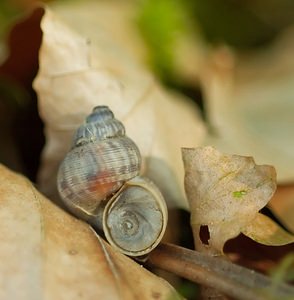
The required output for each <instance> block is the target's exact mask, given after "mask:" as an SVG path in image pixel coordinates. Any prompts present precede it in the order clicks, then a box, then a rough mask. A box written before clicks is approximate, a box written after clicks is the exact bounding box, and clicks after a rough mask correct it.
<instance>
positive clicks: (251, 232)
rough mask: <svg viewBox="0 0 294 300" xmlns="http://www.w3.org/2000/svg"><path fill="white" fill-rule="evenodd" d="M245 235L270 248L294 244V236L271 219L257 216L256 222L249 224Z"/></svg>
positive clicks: (244, 231) (260, 215)
mask: <svg viewBox="0 0 294 300" xmlns="http://www.w3.org/2000/svg"><path fill="white" fill-rule="evenodd" d="M243 233H244V234H245V235H247V236H248V237H250V238H251V239H253V240H254V241H256V242H258V243H261V244H264V245H268V246H282V245H287V244H291V243H293V242H294V236H293V235H292V234H290V233H288V232H286V231H285V230H284V229H282V228H281V227H280V226H279V225H278V224H277V223H275V222H274V221H273V220H272V219H270V218H269V217H267V216H265V215H263V214H259V213H258V214H256V216H255V218H254V220H252V222H251V223H249V224H248V225H247V226H246V228H245V229H243Z"/></svg>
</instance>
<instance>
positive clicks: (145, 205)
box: [103, 177, 167, 256]
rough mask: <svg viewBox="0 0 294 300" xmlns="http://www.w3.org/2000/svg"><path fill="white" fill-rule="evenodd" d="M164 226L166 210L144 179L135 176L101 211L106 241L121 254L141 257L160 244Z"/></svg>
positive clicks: (152, 184)
mask: <svg viewBox="0 0 294 300" xmlns="http://www.w3.org/2000/svg"><path fill="white" fill-rule="evenodd" d="M166 225H167V207H166V204H165V201H164V199H163V197H162V195H161V193H160V191H159V190H158V188H157V187H156V186H155V184H154V183H152V182H151V181H150V180H148V179H147V178H142V177H135V178H134V179H132V180H130V181H128V182H126V184H125V185H124V186H123V187H122V188H121V190H119V192H118V193H117V194H116V195H114V197H113V198H112V199H110V201H109V202H108V203H107V205H106V207H105V209H104V212H103V231H104V234H105V236H106V238H107V240H108V242H109V243H110V244H111V245H113V246H114V247H116V248H117V249H119V250H120V251H121V252H122V253H124V254H126V255H130V256H142V255H145V254H147V253H149V252H150V251H151V250H153V249H154V248H155V247H156V246H157V245H158V244H159V242H160V241H161V239H162V237H163V235H164V232H165V228H166Z"/></svg>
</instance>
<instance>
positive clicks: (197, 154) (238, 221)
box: [182, 147, 276, 251]
mask: <svg viewBox="0 0 294 300" xmlns="http://www.w3.org/2000/svg"><path fill="white" fill-rule="evenodd" d="M182 153H183V160H184V166H185V190H186V194H187V197H188V200H189V204H190V210H191V223H192V227H193V226H196V227H199V226H200V225H207V226H208V228H209V233H210V240H209V244H210V245H211V246H212V247H214V248H216V249H218V250H220V251H222V248H223V245H224V243H225V242H226V241H227V240H228V239H231V238H233V237H235V236H237V235H238V234H239V233H240V232H241V231H242V230H243V228H245V227H246V226H247V225H248V224H249V223H250V222H251V221H252V220H253V219H254V218H255V215H256V213H257V212H258V211H259V210H260V209H261V208H262V207H264V206H265V205H266V204H267V203H268V201H269V200H270V198H271V197H272V195H273V193H274V191H275V189H276V181H275V180H276V173H275V169H274V168H273V167H271V166H266V165H262V166H259V165H256V164H255V163H254V160H253V159H252V158H251V157H244V156H238V155H225V154H222V153H220V152H218V151H217V150H216V149H214V148H212V147H199V148H196V149H183V150H182Z"/></svg>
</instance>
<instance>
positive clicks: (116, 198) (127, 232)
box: [57, 106, 167, 257]
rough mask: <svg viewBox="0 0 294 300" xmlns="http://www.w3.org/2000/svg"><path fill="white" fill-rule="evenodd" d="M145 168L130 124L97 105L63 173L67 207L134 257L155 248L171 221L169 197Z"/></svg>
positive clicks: (61, 190)
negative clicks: (128, 127) (146, 174)
mask: <svg viewBox="0 0 294 300" xmlns="http://www.w3.org/2000/svg"><path fill="white" fill-rule="evenodd" d="M140 168H141V154H140V151H139V149H138V147H137V146H136V144H135V143H134V142H133V141H132V140H131V139H130V138H129V137H127V136H126V134H125V128H124V125H123V124H122V123H121V122H120V121H118V120H117V119H116V118H115V117H114V114H113V113H112V111H111V110H110V109H109V108H108V107H107V106H97V107H95V108H94V109H93V111H92V113H91V114H90V115H89V116H88V117H87V118H86V120H85V122H84V124H82V125H81V126H80V127H79V128H78V129H77V131H76V132H75V134H74V137H73V143H72V147H71V149H70V151H69V152H68V153H67V155H66V156H65V158H64V160H63V161H62V163H61V165H60V167H59V170H58V175H57V187H58V191H59V194H60V197H61V199H62V200H63V202H64V204H65V205H66V206H67V208H68V209H69V210H70V211H71V212H72V213H73V214H74V215H76V216H77V217H79V218H81V219H83V220H85V221H87V222H89V223H90V224H91V225H92V226H93V227H94V228H95V229H98V230H100V231H103V233H104V235H105V237H106V239H107V241H108V242H109V243H110V244H111V245H112V246H113V247H115V248H116V249H118V250H119V251H120V252H122V253H124V254H126V255H129V256H134V257H137V256H143V255H145V254H148V253H149V252H150V251H151V250H153V249H154V248H155V247H156V246H157V245H158V244H159V242H160V241H161V239H162V237H163V235H164V232H165V228H166V225H167V207H166V203H165V201H164V199H163V196H162V195H161V192H160V191H159V189H158V188H157V187H156V186H155V184H154V183H153V182H151V180H149V179H148V178H145V177H141V176H140V175H139V174H140Z"/></svg>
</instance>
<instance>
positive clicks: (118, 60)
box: [34, 9, 205, 207]
mask: <svg viewBox="0 0 294 300" xmlns="http://www.w3.org/2000/svg"><path fill="white" fill-rule="evenodd" d="M67 13H68V12H67ZM66 15H68V14H66ZM74 22H75V26H76V29H77V30H79V18H78V15H77V18H75V20H74ZM81 27H82V26H81ZM41 28H42V31H43V41H42V44H41V49H40V57H39V62H40V69H39V73H38V76H37V78H36V79H35V82H34V88H35V90H36V91H37V94H38V99H39V112H40V115H41V117H42V119H43V121H44V122H45V134H46V140H47V144H46V147H45V149H44V152H43V156H42V167H41V170H40V174H39V183H40V187H41V190H42V191H44V192H45V194H46V195H50V197H52V198H55V199H56V198H57V196H56V173H57V168H58V165H59V163H60V161H61V160H62V158H63V157H64V156H65V154H66V152H67V151H68V150H69V147H70V142H71V138H72V135H73V132H74V130H75V129H76V128H77V127H78V126H79V125H80V124H81V123H82V122H83V119H84V118H85V116H86V115H87V114H89V113H90V112H91V111H92V108H93V107H94V106H97V105H103V104H104V105H108V106H109V107H110V108H111V110H113V112H114V114H115V115H116V117H117V119H119V120H121V121H122V122H123V123H124V125H125V127H126V131H127V134H128V136H130V137H131V138H132V139H133V140H134V141H135V142H136V143H137V145H138V147H139V149H140V151H141V153H142V156H143V160H144V163H143V173H144V175H147V176H148V177H150V178H151V179H152V180H153V181H154V182H155V183H157V184H158V186H159V187H160V188H161V190H162V192H163V194H164V195H165V197H166V199H167V201H168V202H169V204H170V205H174V204H177V205H178V206H181V207H186V206H187V204H186V202H185V200H184V199H185V198H184V191H183V187H182V184H181V183H182V178H183V176H184V170H183V167H182V162H181V155H180V147H182V146H188V147H191V146H197V145H199V144H200V143H201V141H202V138H203V136H204V131H205V130H204V125H203V123H202V122H201V121H200V119H199V114H198V111H197V109H196V107H194V106H193V105H192V104H191V103H190V102H188V101H187V99H183V98H181V97H180V96H178V95H175V94H170V93H167V92H166V91H164V90H163V89H162V88H161V87H160V86H159V85H158V84H157V83H156V82H155V80H154V78H152V76H151V75H150V74H148V73H147V72H146V71H145V70H143V69H142V68H141V67H140V66H138V65H136V63H135V62H134V61H133V60H132V58H130V57H129V56H128V55H127V54H126V53H125V52H124V50H123V49H122V48H121V47H120V46H119V45H117V44H115V41H114V40H112V39H111V35H110V34H109V33H108V32H104V31H103V30H102V29H101V28H97V27H94V28H92V32H83V33H82V35H79V34H78V33H76V32H75V31H74V30H72V29H71V28H69V27H68V26H66V25H65V24H64V23H63V22H62V21H60V20H59V19H58V17H57V16H56V15H55V14H54V13H53V12H52V11H50V10H49V9H46V10H45V13H44V17H43V19H42V22H41ZM183 120H184V121H185V122H183Z"/></svg>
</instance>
